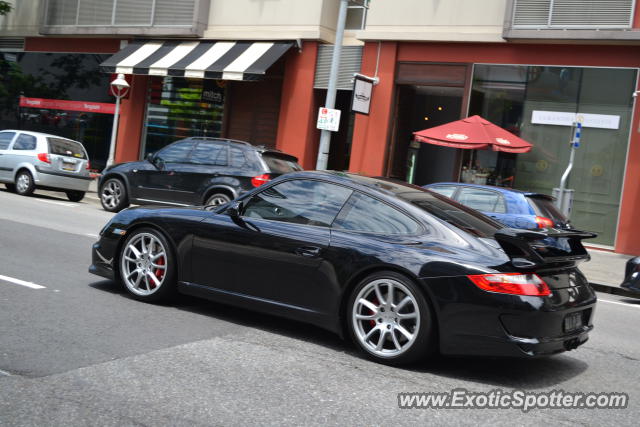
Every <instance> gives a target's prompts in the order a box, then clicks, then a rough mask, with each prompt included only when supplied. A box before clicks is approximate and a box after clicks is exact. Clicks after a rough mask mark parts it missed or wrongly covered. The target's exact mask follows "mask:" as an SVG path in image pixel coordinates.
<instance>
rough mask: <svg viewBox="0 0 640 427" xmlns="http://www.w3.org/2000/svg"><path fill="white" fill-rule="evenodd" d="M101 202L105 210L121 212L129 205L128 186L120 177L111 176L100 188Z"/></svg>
mask: <svg viewBox="0 0 640 427" xmlns="http://www.w3.org/2000/svg"><path fill="white" fill-rule="evenodd" d="M100 203H102V207H103V208H104V210H105V211H109V212H120V211H121V210H122V209H124V208H126V207H127V206H129V199H128V197H127V188H126V187H125V185H124V182H122V180H120V179H118V178H109V179H108V180H106V181H105V183H104V184H102V187H101V188H100Z"/></svg>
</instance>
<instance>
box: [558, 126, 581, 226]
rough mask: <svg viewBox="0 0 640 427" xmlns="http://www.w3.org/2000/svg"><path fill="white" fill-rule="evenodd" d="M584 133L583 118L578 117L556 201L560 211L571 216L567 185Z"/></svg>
mask: <svg viewBox="0 0 640 427" xmlns="http://www.w3.org/2000/svg"><path fill="white" fill-rule="evenodd" d="M581 133H582V120H581V119H579V118H577V119H576V121H575V122H574V124H573V129H572V132H571V134H572V135H571V136H572V138H571V152H570V154H569V164H568V165H567V169H566V170H565V171H564V173H563V174H562V178H560V188H559V191H558V199H557V201H556V205H557V207H558V209H559V210H560V212H562V213H563V214H564V215H566V216H567V217H569V210H568V206H566V205H567V204H568V203H569V202H568V200H567V195H566V194H565V192H566V187H567V179H569V174H570V173H571V170H572V169H573V162H574V160H575V157H576V148H578V146H579V144H580V137H581Z"/></svg>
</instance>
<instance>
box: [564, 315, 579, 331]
mask: <svg viewBox="0 0 640 427" xmlns="http://www.w3.org/2000/svg"><path fill="white" fill-rule="evenodd" d="M582 326H583V324H582V313H580V312H578V313H571V314H568V315H567V317H565V318H564V331H565V332H573V331H576V330H578V329H580V328H582Z"/></svg>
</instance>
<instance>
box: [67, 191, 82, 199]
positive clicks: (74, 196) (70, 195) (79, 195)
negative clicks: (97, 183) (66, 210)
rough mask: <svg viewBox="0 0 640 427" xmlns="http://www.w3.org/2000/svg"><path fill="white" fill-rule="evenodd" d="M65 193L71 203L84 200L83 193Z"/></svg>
mask: <svg viewBox="0 0 640 427" xmlns="http://www.w3.org/2000/svg"><path fill="white" fill-rule="evenodd" d="M65 193H67V198H68V199H69V200H71V201H72V202H79V201H80V200H82V199H84V194H85V192H84V191H75V190H70V191H65Z"/></svg>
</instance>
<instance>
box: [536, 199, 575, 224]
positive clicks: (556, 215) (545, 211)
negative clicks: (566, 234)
mask: <svg viewBox="0 0 640 427" xmlns="http://www.w3.org/2000/svg"><path fill="white" fill-rule="evenodd" d="M527 199H528V200H529V205H531V207H532V208H533V211H534V212H535V213H536V215H538V216H543V217H545V218H549V219H552V220H553V221H555V222H567V218H565V216H564V215H563V214H562V212H560V211H559V210H558V208H556V206H555V205H554V204H553V202H552V201H551V200H549V199H547V198H542V197H535V196H528V197H527Z"/></svg>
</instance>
